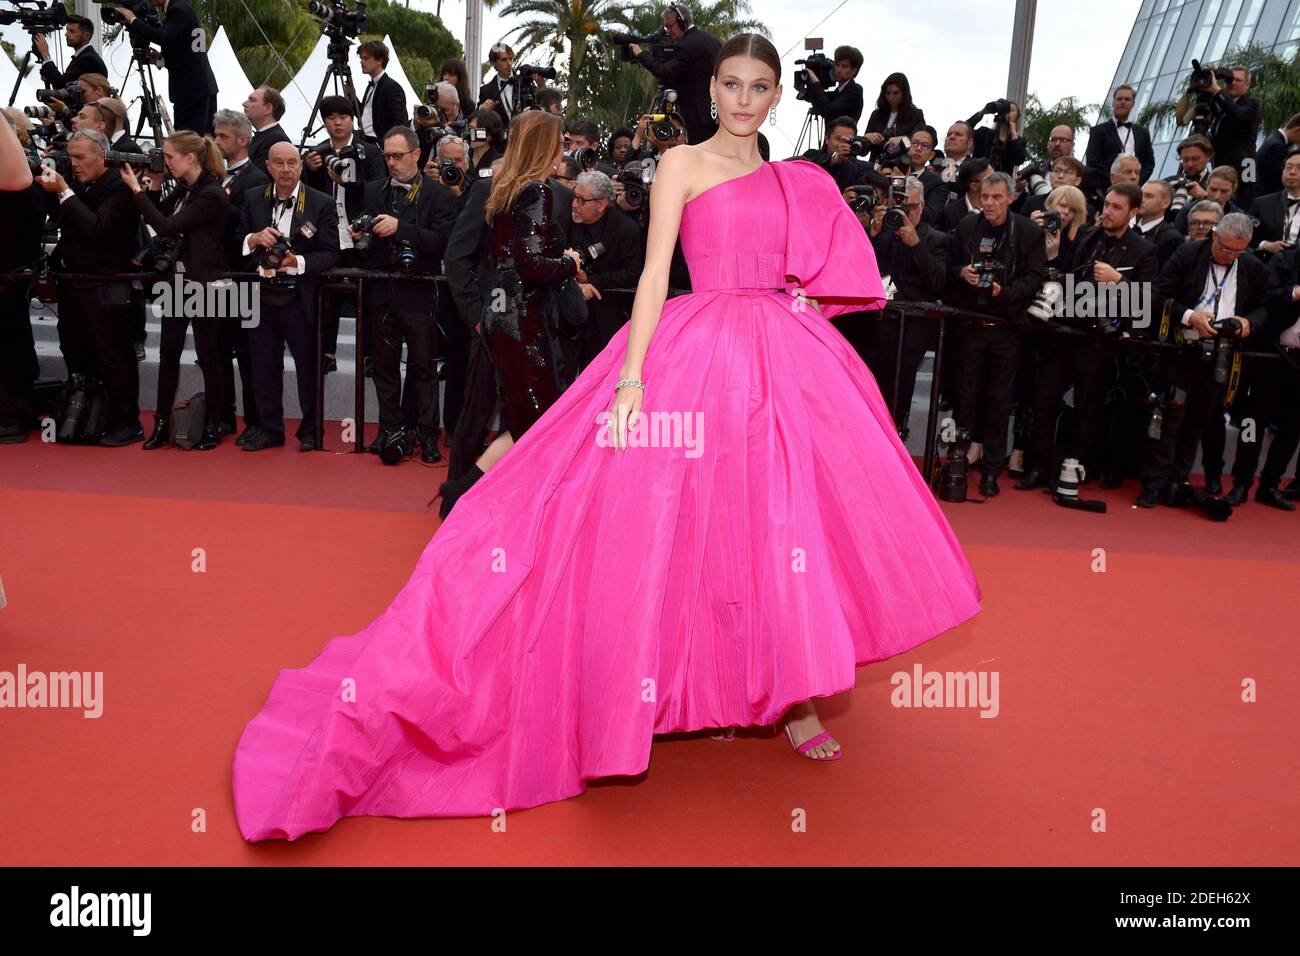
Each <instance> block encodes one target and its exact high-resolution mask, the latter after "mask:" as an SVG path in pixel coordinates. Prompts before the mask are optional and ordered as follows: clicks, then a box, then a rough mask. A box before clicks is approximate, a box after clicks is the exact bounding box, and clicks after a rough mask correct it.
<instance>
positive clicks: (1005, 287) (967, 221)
mask: <svg viewBox="0 0 1300 956" xmlns="http://www.w3.org/2000/svg"><path fill="white" fill-rule="evenodd" d="M1013 189H1014V184H1013V183H1012V180H1011V177H1010V176H1008V175H1007V174H1006V173H1002V172H997V171H992V170H991V171H989V172H987V173H986V174H985V176H984V178H983V181H982V185H981V187H980V207H981V209H980V215H978V216H975V215H972V216H967V217H965V218H963V219H962V220H961V221H960V222H959V223H958V224H957V228H956V229H955V230H954V231H953V233H952V236H951V243H950V245H949V247H948V286H947V291H948V294H947V295H946V296H945V297H944V302H945V303H947V304H950V305H954V306H956V307H957V308H960V309H969V310H973V311H976V312H985V313H987V314H989V315H993V316H997V317H1000V318H1003V319H1008V320H1010V321H1012V322H1025V321H1026V317H1025V307H1026V306H1027V305H1028V304H1029V300H1030V299H1031V298H1032V297H1033V295H1034V293H1036V292H1037V291H1038V290H1039V289H1040V288H1041V287H1042V284H1043V277H1044V275H1045V274H1046V269H1047V266H1046V253H1045V244H1044V238H1043V231H1042V229H1040V228H1039V227H1038V226H1037V225H1035V224H1034V223H1033V222H1031V221H1030V220H1028V219H1026V218H1025V217H1023V216H1019V215H1017V214H1015V213H1013V212H1011V211H1010V205H1011V199H1012V194H1013ZM958 363H959V368H958V373H957V374H958V384H957V402H956V408H955V412H956V415H955V418H956V422H957V427H958V428H959V429H966V430H967V431H968V432H970V433H972V434H976V433H979V434H982V435H983V439H984V444H983V448H982V451H981V457H980V470H981V472H982V473H983V475H982V477H981V479H980V493H981V494H983V495H984V496H985V497H993V496H994V495H996V494H998V491H999V489H998V483H997V477H998V475H999V473H1000V472H1001V471H1002V468H1003V467H1004V466H1005V465H1006V461H1007V427H1008V424H1009V421H1010V416H1011V399H1012V395H1013V392H1014V390H1015V384H1016V371H1017V368H1018V366H1019V363H1020V335H1019V334H1017V333H1016V332H1014V331H1012V330H1010V329H1006V328H1003V327H1001V326H999V325H993V324H990V323H972V324H969V325H967V326H966V328H965V329H964V330H963V335H962V347H961V354H960V357H959V359H958ZM977 425H978V426H980V427H979V429H978V432H977V430H976V427H975V426H977Z"/></svg>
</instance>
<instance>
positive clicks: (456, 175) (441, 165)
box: [438, 159, 465, 189]
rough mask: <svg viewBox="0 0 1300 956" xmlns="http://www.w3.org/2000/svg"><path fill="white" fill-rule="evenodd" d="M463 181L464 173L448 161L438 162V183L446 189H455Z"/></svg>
mask: <svg viewBox="0 0 1300 956" xmlns="http://www.w3.org/2000/svg"><path fill="white" fill-rule="evenodd" d="M464 180H465V173H464V172H463V171H462V170H461V168H460V167H459V166H457V165H456V164H455V163H453V162H452V161H451V160H450V159H443V160H439V162H438V181H439V182H441V183H442V184H443V185H444V186H446V187H447V188H448V189H455V188H456V187H457V186H459V185H460V184H461V183H462V182H464Z"/></svg>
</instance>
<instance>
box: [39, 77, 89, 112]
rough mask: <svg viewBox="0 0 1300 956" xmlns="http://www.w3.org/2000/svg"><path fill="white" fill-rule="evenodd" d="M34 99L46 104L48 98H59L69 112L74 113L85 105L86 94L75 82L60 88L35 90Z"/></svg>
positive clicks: (48, 100)
mask: <svg viewBox="0 0 1300 956" xmlns="http://www.w3.org/2000/svg"><path fill="white" fill-rule="evenodd" d="M36 99H37V100H38V101H39V102H41V103H46V104H48V103H49V102H50V100H61V101H62V102H63V103H64V105H65V106H67V108H68V112H69V113H75V112H77V110H79V109H81V108H82V107H83V106H85V105H86V94H85V93H84V92H82V89H81V87H79V86H78V85H77V84H76V83H69V84H68V85H67V86H65V87H64V88H63V89H61V90H37V91H36Z"/></svg>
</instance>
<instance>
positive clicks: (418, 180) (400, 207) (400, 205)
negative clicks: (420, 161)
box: [388, 173, 424, 219]
mask: <svg viewBox="0 0 1300 956" xmlns="http://www.w3.org/2000/svg"><path fill="white" fill-rule="evenodd" d="M423 184H424V177H423V176H421V175H420V174H418V173H417V174H416V176H415V182H414V183H412V184H411V186H410V187H409V188H408V189H407V190H406V193H405V194H404V195H403V196H402V199H401V200H400V201H398V202H394V201H393V187H394V186H401V185H402V184H401V183H399V182H397V181H396V180H394V179H391V178H390V179H389V180H388V208H389V209H390V210H391V215H392V217H393V218H394V219H400V218H401V217H402V212H403V211H405V210H406V209H408V208H409V207H411V206H414V205H415V200H416V198H417V197H418V196H419V195H420V187H421V186H422V185H423Z"/></svg>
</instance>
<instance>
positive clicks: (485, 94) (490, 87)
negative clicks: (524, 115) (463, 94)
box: [478, 73, 519, 129]
mask: <svg viewBox="0 0 1300 956" xmlns="http://www.w3.org/2000/svg"><path fill="white" fill-rule="evenodd" d="M511 79H512V77H509V76H508V77H506V78H505V80H502V79H501V77H500V76H499V75H498V74H495V73H494V74H493V75H492V79H490V80H488V81H487V82H486V83H484V84H483V85H482V86H480V87H479V88H478V102H479V105H482V103H483V101H484V100H492V101H493V102H495V103H496V106H494V107H493V109H495V110H496V112H497V116H500V117H501V122H502V123H503V124H504V125H505V128H506V129H509V128H510V119H511V117H512V116H513V114H507V113H506V108H505V105H504V104H503V103H502V102H501V87H502V86H504V85H506V84H508V83H509V82H510V80H511ZM510 95H511V96H512V97H514V99H512V100H511V105H512V106H513V107H514V109H515V112H516V113H517V112H519V102H518V96H519V94H518V92H517V91H516V90H511V91H510Z"/></svg>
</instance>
